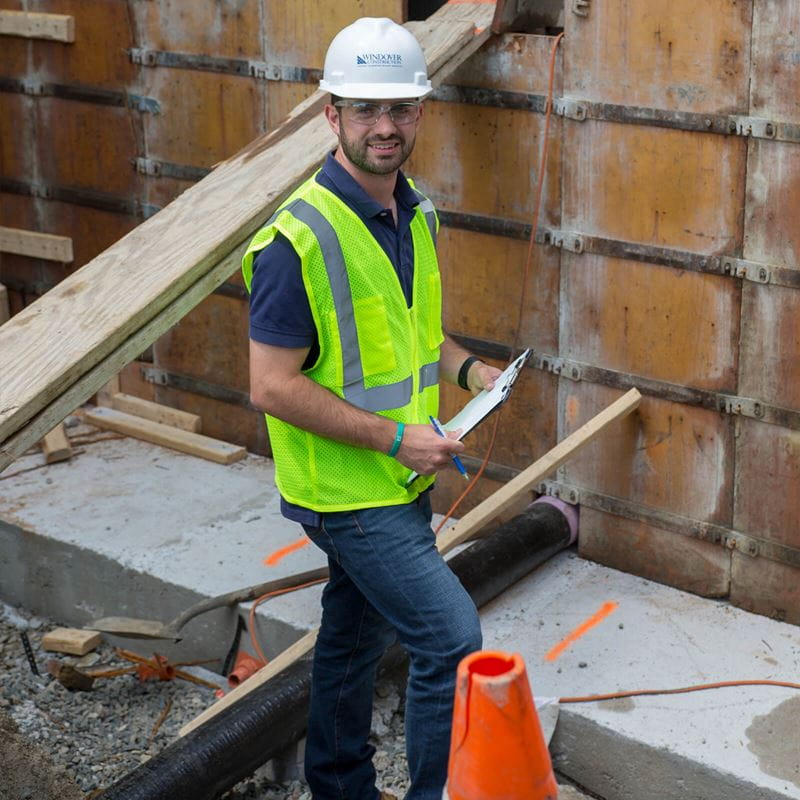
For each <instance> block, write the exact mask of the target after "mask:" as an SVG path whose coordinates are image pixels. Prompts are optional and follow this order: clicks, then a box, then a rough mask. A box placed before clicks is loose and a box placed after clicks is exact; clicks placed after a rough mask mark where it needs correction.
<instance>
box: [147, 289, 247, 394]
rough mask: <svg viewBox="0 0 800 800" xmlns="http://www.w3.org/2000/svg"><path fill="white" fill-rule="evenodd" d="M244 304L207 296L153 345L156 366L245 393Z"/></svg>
mask: <svg viewBox="0 0 800 800" xmlns="http://www.w3.org/2000/svg"><path fill="white" fill-rule="evenodd" d="M248 331H249V327H248V306H247V302H246V301H243V300H240V299H239V298H236V297H226V296H223V295H218V294H212V295H209V296H208V297H207V298H206V299H205V300H203V302H202V303H200V304H199V305H198V306H197V307H196V308H194V309H192V311H190V312H189V313H188V314H187V315H186V316H185V317H184V318H183V319H182V320H181V321H180V322H179V323H178V324H177V325H175V326H174V327H173V328H171V329H170V330H169V331H168V332H167V333H165V334H164V335H163V336H162V337H161V338H160V339H159V340H158V341H157V342H156V343H155V344H154V345H153V355H154V359H153V360H154V362H155V364H156V366H158V367H162V368H163V369H166V370H170V371H173V372H181V373H184V374H186V375H191V376H192V377H195V378H200V379H202V380H204V381H209V382H210V383H216V384H221V385H223V386H227V387H230V388H232V389H237V390H238V391H240V392H249V390H250V377H249V361H248V359H249V354H248V344H247V342H248Z"/></svg>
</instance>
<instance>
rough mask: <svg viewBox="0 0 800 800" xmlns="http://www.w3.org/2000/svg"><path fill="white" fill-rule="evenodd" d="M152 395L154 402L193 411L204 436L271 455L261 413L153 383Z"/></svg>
mask: <svg viewBox="0 0 800 800" xmlns="http://www.w3.org/2000/svg"><path fill="white" fill-rule="evenodd" d="M153 394H154V399H155V401H156V402H157V403H162V404H163V405H166V406H170V407H171V408H178V409H180V410H181V411H187V412H189V413H190V414H197V415H198V416H199V417H200V418H201V419H202V421H203V434H204V435H205V436H211V437H212V438H214V439H221V440H222V441H224V442H230V443H231V444H238V445H241V446H242V447H245V448H247V450H248V451H249V452H251V453H258V454H260V455H265V456H269V455H272V451H271V450H270V449H269V442H268V441H267V430H266V423H265V422H264V416H263V414H260V413H258V412H257V411H251V410H249V409H247V408H244V407H242V406H236V405H231V404H230V403H223V402H221V401H219V400H214V399H212V398H210V397H203V396H201V395H197V394H192V393H190V392H183V391H180V390H178V389H171V388H169V387H166V386H156V387H155V391H154V393H153Z"/></svg>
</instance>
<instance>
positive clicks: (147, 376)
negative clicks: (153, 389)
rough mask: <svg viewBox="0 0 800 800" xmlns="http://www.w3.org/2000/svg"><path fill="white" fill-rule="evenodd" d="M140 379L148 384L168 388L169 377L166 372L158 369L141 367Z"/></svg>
mask: <svg viewBox="0 0 800 800" xmlns="http://www.w3.org/2000/svg"><path fill="white" fill-rule="evenodd" d="M141 374H142V378H144V380H146V381H147V382H148V383H154V384H155V385H156V386H168V385H169V376H168V375H167V372H166V370H163V369H159V368H158V367H142V368H141Z"/></svg>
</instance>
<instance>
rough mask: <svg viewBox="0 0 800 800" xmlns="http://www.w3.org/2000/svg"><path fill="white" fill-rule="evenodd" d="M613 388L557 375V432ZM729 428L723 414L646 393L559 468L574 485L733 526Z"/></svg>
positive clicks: (728, 419)
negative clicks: (612, 432)
mask: <svg viewBox="0 0 800 800" xmlns="http://www.w3.org/2000/svg"><path fill="white" fill-rule="evenodd" d="M618 394H619V390H618V389H611V388H609V387H606V386H600V385H596V384H594V385H593V384H588V383H585V382H578V383H576V382H574V381H570V380H567V379H562V380H561V385H560V388H559V430H560V433H561V435H564V434H565V433H567V432H569V431H571V430H575V429H576V428H577V427H578V426H579V425H581V424H582V422H583V421H584V420H585V419H587V418H589V417H591V416H592V415H593V414H595V413H596V411H597V409H598V408H603V407H604V406H606V405H607V404H608V402H609V401H610V400H611V399H612V398H614V397H616V396H618ZM734 441H735V439H734V428H733V420H732V419H731V417H730V416H729V415H722V414H719V413H717V412H716V411H707V410H705V409H701V408H692V407H688V406H685V405H682V404H679V403H672V402H669V401H666V400H660V399H658V398H655V397H644V398H643V399H642V403H641V405H640V406H639V408H638V410H637V411H636V414H632V415H631V416H630V417H628V418H627V419H626V420H625V421H624V423H623V424H622V425H621V426H620V427H619V429H618V431H617V435H616V436H615V437H613V438H611V437H608V438H607V439H605V440H604V441H603V442H602V444H600V443H596V444H594V445H592V446H590V447H588V448H587V449H586V450H585V451H584V452H583V453H582V454H581V456H580V458H576V459H574V460H573V461H571V462H570V463H569V464H568V465H566V466H565V467H564V469H563V470H562V471H561V473H560V476H559V477H560V479H561V480H563V481H564V482H565V483H568V484H570V485H573V486H577V487H586V488H587V489H590V490H592V491H596V492H599V493H601V494H607V495H611V496H613V497H620V498H623V499H627V500H632V501H634V502H636V503H641V504H642V505H645V506H651V507H653V508H659V509H664V510H665V511H677V512H678V513H680V514H683V515H685V516H687V517H692V518H694V519H699V520H703V521H705V522H715V523H717V524H719V525H725V526H726V527H730V526H731V515H732V509H733V480H732V475H731V474H730V472H729V470H727V469H726V465H730V464H732V463H733V458H734Z"/></svg>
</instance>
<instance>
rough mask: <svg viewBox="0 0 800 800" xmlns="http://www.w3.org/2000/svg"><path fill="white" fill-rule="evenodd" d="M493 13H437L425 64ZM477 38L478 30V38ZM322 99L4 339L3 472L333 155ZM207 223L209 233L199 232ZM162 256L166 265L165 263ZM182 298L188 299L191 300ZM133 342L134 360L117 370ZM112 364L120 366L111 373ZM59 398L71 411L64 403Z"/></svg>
mask: <svg viewBox="0 0 800 800" xmlns="http://www.w3.org/2000/svg"><path fill="white" fill-rule="evenodd" d="M493 10H494V6H493V5H491V4H485V3H466V4H457V5H446V6H444V7H443V8H442V9H440V10H439V11H438V12H436V14H435V15H434V17H435V18H436V20H437V24H436V25H433V26H429V29H428V31H427V32H426V33H425V35H424V36H421V37H420V38H421V41H420V44H421V45H422V46H423V49H424V51H425V54H426V58H427V59H428V61H429V62H430V63H433V64H435V63H438V62H441V60H442V57H443V55H442V54H448V53H449V54H450V59H451V61H452V60H453V59H455V58H457V57H458V55H459V53H460V52H463V49H464V48H467V47H472V46H475V44H476V42H477V41H480V42H482V41H485V39H486V38H488V37H489V35H490V34H489V30H488V26H489V24H490V23H491V17H492V13H493ZM476 27H477V28H480V29H482V32H481V33H480V34H479V35H476V33H475V29H476ZM455 28H458V29H459V31H460V34H459V36H457V37H454V35H453V34H454V29H455ZM454 42H455V44H454ZM458 42H461V44H460V45H458ZM453 53H455V55H453ZM451 61H446V62H445V63H444V65H443V66H442V67H441V69H440V70H439V71H438V72H437V73H435V74H434V75H433V76H432V80H433V81H434V82H441V81H442V80H444V79H445V78H446V77H447V76H448V75H449V74H450V72H451V71H452V69H454V68H455V67H452V68H451V66H450V63H451ZM320 97H321V95H320V96H319V97H317V98H316V99H315V100H314V101H312V103H311V104H310V105H309V104H305V105H304V110H303V111H302V112H301V113H298V114H293V115H291V116H290V117H289V119H287V121H286V122H285V123H284V125H282V126H280V127H279V128H278V129H276V130H275V131H273V132H271V133H270V134H267V135H265V136H263V137H260V138H259V139H257V140H256V141H255V142H253V143H251V144H250V145H249V146H247V147H245V148H244V149H243V150H242V151H241V152H240V153H238V154H237V155H236V156H234V157H232V158H231V159H229V160H228V161H226V162H224V163H222V164H220V165H219V166H218V167H217V168H216V169H215V170H214V171H213V172H211V173H210V174H209V175H208V176H207V177H206V178H204V179H203V180H202V181H200V182H198V183H197V184H195V185H194V186H193V187H191V188H190V189H188V190H187V191H185V192H184V193H183V194H182V195H180V196H179V197H178V198H176V199H175V200H174V201H173V202H172V203H170V204H169V205H168V206H167V207H166V208H165V209H164V210H163V211H161V212H159V213H158V214H156V215H154V216H153V217H151V218H150V219H148V220H147V221H145V222H144V223H142V225H140V226H139V227H138V228H136V229H135V230H133V231H131V232H130V233H129V234H127V235H126V236H125V237H123V238H122V239H121V240H120V241H119V242H117V243H116V244H114V245H112V246H111V247H110V248H109V249H108V250H106V251H105V252H103V253H101V254H100V255H99V256H97V257H96V258H95V259H93V260H92V261H90V262H89V263H88V264H86V265H85V266H83V267H81V269H79V270H77V271H76V272H74V273H73V274H72V275H70V276H69V277H67V278H66V279H64V280H63V281H62V282H61V283H59V284H58V286H56V287H55V288H54V289H52V290H50V291H49V292H47V294H45V295H44V296H43V297H41V298H39V299H38V300H37V301H36V302H34V303H32V304H31V305H30V306H28V307H27V308H25V309H23V310H22V311H21V312H20V313H19V314H16V315H15V316H14V317H13V318H12V320H10V322H9V323H8V324H7V325H5V326H3V328H2V329H0V375H3V377H4V380H3V381H2V382H0V469H2V468H4V467H5V466H6V465H7V464H8V463H10V460H9V459H13V458H14V457H16V455H18V454H19V452H24V449H25V448H23V450H22V451H20V450H19V447H20V446H21V445H22V444H23V443H25V442H29V443H33V442H35V441H36V440H37V438H40V437H41V435H43V434H42V433H41V432H40V433H39V434H38V436H37V435H35V433H34V431H35V430H36V429H40V428H41V426H43V425H45V422H44V419H45V418H47V419H48V421H49V426H50V427H52V425H53V423H54V422H57V421H58V420H59V419H63V416H66V415H67V414H69V413H70V412H71V411H72V410H73V409H74V408H76V407H77V406H78V405H80V404H81V403H83V402H85V401H86V399H87V398H88V397H90V396H91V395H92V394H94V393H95V392H96V391H97V390H98V389H99V388H100V387H101V386H102V385H103V384H104V383H105V382H106V380H108V378H109V377H111V376H112V375H113V374H115V372H117V371H119V369H120V368H121V367H123V366H124V365H125V364H126V363H128V362H129V361H131V360H133V358H135V357H136V355H137V354H138V353H140V352H142V351H143V350H144V349H146V348H147V347H148V346H149V345H150V344H151V343H152V342H153V341H155V339H156V338H157V337H158V335H160V334H161V333H163V332H164V331H163V330H159V327H160V326H159V325H158V324H156V325H151V323H153V322H154V321H155V320H156V319H157V318H159V316H160V315H161V314H162V313H163V312H165V311H166V310H167V309H170V314H175V313H176V312H177V314H178V316H177V319H180V318H181V317H182V316H183V315H185V314H186V313H187V312H188V311H190V310H191V309H192V308H193V307H194V305H196V304H197V303H198V302H200V300H202V299H203V298H204V297H205V296H206V295H207V294H208V293H209V292H211V291H212V290H213V288H215V285H219V283H216V284H215V285H211V286H209V284H214V280H210V281H207V282H205V283H204V281H203V279H204V278H206V276H208V274H209V273H210V272H211V271H212V270H215V269H216V268H218V267H219V266H220V264H222V263H223V262H224V261H225V260H226V259H227V257H228V256H229V255H230V254H231V251H232V250H233V249H234V248H235V247H236V246H238V245H240V244H241V243H242V242H243V241H244V240H246V239H249V237H250V236H252V234H253V233H254V232H255V231H256V230H257V229H258V228H259V227H260V226H261V225H262V224H263V223H264V221H265V220H266V219H267V218H268V217H269V216H270V214H271V213H272V212H273V211H274V210H275V209H276V208H277V207H278V205H279V203H280V202H281V201H282V199H283V198H284V197H285V196H286V195H287V194H288V193H289V192H290V191H291V189H292V188H294V187H295V186H296V185H297V184H298V183H300V182H301V181H302V180H304V179H305V178H306V177H307V176H308V175H310V174H311V173H312V172H313V171H314V170H315V169H316V168H317V166H318V165H319V163H320V162H321V161H322V160H323V159H324V157H325V155H326V153H327V152H328V150H329V149H330V148H331V147H332V146H333V144H334V143H335V139H334V137H333V134H332V133H331V132H330V129H329V128H328V126H327V123H326V122H325V120H324V119H323V118H322V117H321V115H320V114H319V113H318V112H317V110H316V106H315V105H314V104H315V103H316V104H319V102H320ZM312 112H313V113H312ZM211 218H213V219H214V221H215V224H214V225H199V224H198V220H202V219H211ZM165 253H169V254H170V257H169V258H167V259H165V258H164V254H165ZM232 272H233V269H231V270H230V271H229V272H228V275H226V276H225V277H226V278H227V277H228V276H229V275H230V274H231V273H232ZM224 279H225V278H223V279H222V280H224ZM220 282H221V281H220ZM201 287H202V288H201ZM190 289H191V290H196V291H193V293H192V295H191V297H189V296H188V294H187V293H188V292H189V290H190ZM203 291H205V294H203V293H202V292H203ZM175 321H177V320H175ZM145 330H147V333H146V334H145V333H144V331H145ZM54 331H58V335H57V336H55V335H54ZM156 331H157V332H156ZM150 337H152V338H150ZM134 338H135V339H136V340H137V341H138V343H139V344H138V346H139V348H140V349H139V350H138V352H132V353H130V354H127V355H126V356H124V357H123V358H124V360H122V363H119V358H120V354H121V353H122V351H123V350H124V349H125V347H126V343H127V342H128V340H131V339H134ZM112 363H114V364H118V366H116V369H114V368H113V367H112V366H111V364H112ZM23 365H24V366H23ZM67 394H69V395H70V402H69V403H66V402H63V401H62V396H66V395H67ZM56 409H58V410H56ZM62 411H63V416H61V417H59V416H58V415H59V414H61V413H62ZM28 426H30V427H31V430H30V431H27V430H26V428H27V427H28ZM27 446H30V444H28V445H27Z"/></svg>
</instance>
